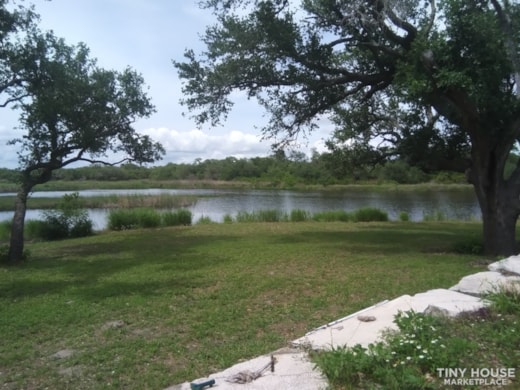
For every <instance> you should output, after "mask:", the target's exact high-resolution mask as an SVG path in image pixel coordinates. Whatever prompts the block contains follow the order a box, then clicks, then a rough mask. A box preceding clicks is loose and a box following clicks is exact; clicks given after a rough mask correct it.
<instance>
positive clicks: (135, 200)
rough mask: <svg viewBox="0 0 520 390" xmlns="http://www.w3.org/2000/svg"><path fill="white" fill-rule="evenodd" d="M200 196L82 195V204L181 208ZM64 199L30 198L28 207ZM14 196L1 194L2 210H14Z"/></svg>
mask: <svg viewBox="0 0 520 390" xmlns="http://www.w3.org/2000/svg"><path fill="white" fill-rule="evenodd" d="M197 198H199V196H187V195H172V194H160V195H141V194H130V195H103V196H88V197H82V198H81V203H82V206H83V207H85V208H88V209H111V208H118V209H120V208H139V207H151V208H162V209H169V208H181V207H188V206H191V205H193V204H195V203H196V202H197ZM61 201H62V198H61V197H54V198H45V197H42V198H29V199H28V201H27V208H29V209H52V208H55V207H56V205H58V203H60V202H61ZM14 204H15V197H14V196H0V211H12V210H14Z"/></svg>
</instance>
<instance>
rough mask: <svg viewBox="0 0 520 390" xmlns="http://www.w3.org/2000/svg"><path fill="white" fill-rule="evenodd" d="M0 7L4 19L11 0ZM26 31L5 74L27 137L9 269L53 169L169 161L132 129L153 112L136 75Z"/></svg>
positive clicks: (81, 48)
mask: <svg viewBox="0 0 520 390" xmlns="http://www.w3.org/2000/svg"><path fill="white" fill-rule="evenodd" d="M0 6H1V11H0V12H2V14H9V11H7V10H6V2H5V1H2V0H0ZM25 15H27V16H29V17H33V16H32V14H31V13H26V14H25ZM26 21H27V19H26ZM25 26H26V27H27V29H26V30H24V31H23V33H22V34H17V36H16V37H14V36H13V37H11V39H7V40H6V41H10V47H11V49H12V50H10V52H9V53H8V54H7V55H6V56H5V57H4V60H3V61H2V63H1V64H2V69H1V70H0V73H1V74H2V75H3V76H6V75H9V73H10V76H11V79H13V80H17V82H16V83H14V85H12V86H10V87H9V88H7V89H4V90H3V91H2V92H3V93H4V95H7V100H6V101H15V102H16V103H15V104H16V107H18V108H19V109H20V111H21V116H20V127H19V130H21V131H23V135H22V136H21V137H19V138H17V139H14V140H13V141H12V143H13V144H18V145H20V150H19V153H18V159H19V164H20V166H19V172H20V189H19V192H18V194H17V197H16V205H15V213H14V217H13V223H12V230H11V240H10V247H9V253H8V258H7V262H8V263H10V264H16V263H18V262H20V261H21V260H22V259H23V249H24V239H23V229H24V219H25V211H26V204H27V198H28V196H29V194H30V192H31V191H32V189H33V188H34V186H36V185H38V184H42V183H45V182H47V181H49V180H50V179H51V177H52V173H53V172H54V171H55V170H57V169H60V168H63V167H65V166H67V165H70V164H72V163H75V162H79V161H83V162H88V163H101V164H107V165H115V164H119V163H122V162H128V161H133V162H136V163H150V162H154V161H156V160H158V159H160V158H161V156H162V154H164V149H163V148H162V146H161V145H160V144H158V143H156V142H153V140H151V139H150V138H149V137H148V136H142V135H140V134H139V133H137V132H136V130H135V129H134V128H133V123H134V122H135V120H137V119H138V118H141V117H148V116H149V115H151V114H152V113H153V112H154V107H153V105H152V104H151V102H150V99H149V97H148V96H147V94H146V93H145V92H144V80H143V78H142V77H141V76H140V75H139V74H138V73H136V72H135V71H133V70H131V69H129V68H127V69H125V70H124V71H122V72H117V71H113V70H105V69H102V68H100V67H98V66H97V64H96V60H94V59H91V58H90V57H89V50H88V48H87V47H86V46H85V45H84V44H78V45H76V46H71V45H67V44H66V43H65V41H64V40H63V39H60V38H57V37H56V36H54V34H52V33H41V32H40V31H39V30H38V29H37V28H36V27H35V26H34V24H33V23H26V24H25ZM2 28H4V26H3V25H1V24H0V29H2ZM9 33H10V31H7V34H9ZM1 34H4V32H2V33H1ZM12 35H15V34H12ZM2 38H4V35H2ZM4 54H5V53H2V55H4ZM5 58H7V59H9V58H12V59H13V60H12V61H6V60H5ZM22 59H23V60H22ZM114 160H116V161H114Z"/></svg>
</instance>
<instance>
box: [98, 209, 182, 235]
mask: <svg viewBox="0 0 520 390" xmlns="http://www.w3.org/2000/svg"><path fill="white" fill-rule="evenodd" d="M191 222H192V213H191V211H189V210H187V209H179V210H175V211H163V212H160V211H158V210H156V209H154V208H135V209H134V208H132V209H115V210H111V211H110V212H109V214H108V229H110V230H128V229H138V228H141V229H147V228H157V227H160V226H180V225H191Z"/></svg>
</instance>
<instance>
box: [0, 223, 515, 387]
mask: <svg viewBox="0 0 520 390" xmlns="http://www.w3.org/2000/svg"><path fill="white" fill-rule="evenodd" d="M480 228H481V227H480V225H479V224H476V223H458V222H428V223H411V222H384V223H381V222H371V223H366V222H360V223H355V224H354V223H347V224H346V223H342V222H330V223H326V224H323V223H316V222H313V221H305V222H301V223H240V224H239V223H224V224H211V223H204V224H196V225H193V226H178V227H159V228H156V229H138V230H124V231H118V232H106V233H102V234H96V235H94V236H90V237H85V238H79V239H71V240H63V241H52V242H35V243H30V244H28V245H27V248H28V250H29V253H30V257H29V261H28V262H27V263H25V264H24V265H23V266H21V267H14V268H13V267H11V268H0V333H1V334H2V335H4V337H3V339H2V343H0V372H1V374H0V375H1V376H0V381H1V382H2V383H3V389H9V390H10V389H20V388H53V389H64V388H74V389H92V388H96V389H103V388H125V389H143V388H150V389H152V388H153V389H161V388H165V387H167V386H169V385H172V384H175V383H180V382H183V381H189V380H192V379H194V378H198V377H201V376H205V375H208V374H210V373H212V372H216V371H217V370H220V369H223V368H225V367H229V366H231V365H233V364H235V363H237V362H238V361H240V360H242V359H247V358H252V357H255V356H258V355H261V354H265V353H269V352H270V351H273V350H275V349H278V348H280V347H283V346H285V345H286V344H287V343H288V342H289V341H291V340H294V339H296V338H298V337H301V336H302V335H303V334H305V333H306V332H307V331H309V330H310V329H313V328H315V327H317V326H320V325H322V324H324V323H327V322H329V321H331V320H334V319H337V318H340V317H343V316H345V315H346V314H350V313H353V312H355V311H357V310H360V309H362V308H364V307H367V306H370V305H372V304H374V303H377V302H380V301H382V300H384V299H390V298H394V297H397V296H399V295H402V294H414V293H418V292H422V291H425V290H428V289H432V288H441V287H449V286H451V285H453V284H455V283H456V282H457V281H458V280H459V279H460V278H461V277H462V276H464V275H467V274H469V273H473V272H477V271H479V270H481V269H483V267H484V266H483V265H482V262H481V261H480V260H481V257H480V256H475V255H473V254H462V253H459V252H458V251H455V249H454V248H456V247H460V246H461V245H460V243H464V242H466V241H471V240H472V239H473V237H475V236H476V235H478V232H479V230H480ZM403 243H406V244H403ZM510 347H511V348H513V347H514V348H515V351H518V348H517V347H516V346H514V345H512V344H511V345H510ZM493 348H494V347H493ZM60 351H61V352H62V353H61V354H58V355H56V354H57V353H58V352H60ZM504 351H505V353H509V352H508V350H504ZM67 353H70V356H69V357H62V356H63V355H65V356H67ZM515 353H517V352H515ZM508 356H513V357H514V356H517V355H508ZM60 357H61V358H60Z"/></svg>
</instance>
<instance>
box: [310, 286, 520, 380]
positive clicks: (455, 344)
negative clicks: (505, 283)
mask: <svg viewBox="0 0 520 390" xmlns="http://www.w3.org/2000/svg"><path fill="white" fill-rule="evenodd" d="M488 299H489V300H490V301H491V303H492V304H491V306H490V307H489V308H486V309H481V310H480V311H478V312H476V313H468V314H463V315H460V316H458V317H456V318H453V319H447V318H440V317H433V316H430V315H425V314H422V313H415V312H413V311H412V312H404V313H403V312H401V313H399V314H398V315H397V316H396V318H395V323H396V324H397V326H398V328H399V331H396V332H391V333H388V334H387V335H386V336H385V337H384V338H383V340H382V341H380V342H376V343H373V344H370V345H369V346H368V347H367V348H365V347H362V346H361V345H356V346H354V347H351V348H346V347H342V348H337V349H334V350H333V351H330V352H321V353H318V354H315V356H314V361H315V362H316V364H317V366H318V367H319V368H320V369H321V371H322V372H323V373H324V374H325V375H326V377H327V379H328V380H329V383H330V384H331V386H332V388H333V389H378V388H384V389H388V390H401V389H414V390H420V389H432V390H433V389H440V388H462V387H463V386H461V385H458V386H457V379H458V380H461V379H464V378H460V377H458V378H456V377H453V376H451V377H450V376H447V375H446V374H444V373H443V372H442V371H439V369H441V370H444V369H446V368H455V367H458V368H460V369H465V370H467V371H468V373H467V375H466V376H465V379H466V380H469V379H471V378H472V376H471V375H470V373H469V371H470V370H471V369H473V370H478V369H479V368H483V370H482V373H483V375H482V376H479V375H473V379H474V385H473V386H470V387H475V388H477V387H478V388H483V387H487V386H490V387H491V388H510V389H513V388H514V389H517V388H518V379H517V375H518V373H517V372H516V370H517V369H518V363H519V362H520V352H519V349H518V346H519V345H520V320H519V318H520V292H519V291H518V290H516V291H514V290H511V291H502V292H499V293H495V294H493V295H491V296H489V297H488ZM500 369H502V370H501V371H497V370H500ZM490 370H493V372H495V373H494V374H493V375H489V371H490ZM511 370H512V371H511ZM446 380H447V382H446ZM482 380H483V381H486V382H487V383H488V384H487V385H484V384H482V383H481V384H480V385H479V382H477V381H482ZM493 381H494V383H499V385H498V386H491V385H490V384H492V383H493ZM486 382H484V383H486ZM468 383H469V382H468Z"/></svg>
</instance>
